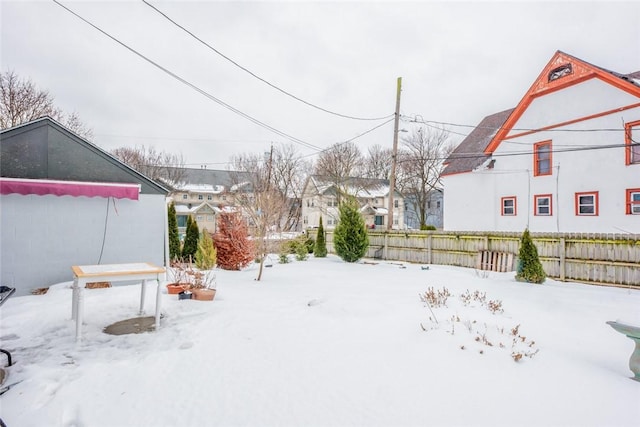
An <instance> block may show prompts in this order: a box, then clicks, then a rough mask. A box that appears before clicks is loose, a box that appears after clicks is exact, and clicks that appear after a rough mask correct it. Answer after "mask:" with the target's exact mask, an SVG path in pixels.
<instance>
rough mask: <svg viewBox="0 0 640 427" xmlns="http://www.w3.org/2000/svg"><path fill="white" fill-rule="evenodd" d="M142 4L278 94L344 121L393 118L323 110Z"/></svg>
mask: <svg viewBox="0 0 640 427" xmlns="http://www.w3.org/2000/svg"><path fill="white" fill-rule="evenodd" d="M142 2H143V3H144V4H146V5H147V6H149V7H150V8H151V9H153V10H154V11H156V12H157V13H159V14H160V15H161V16H163V17H164V18H165V19H166V20H168V21H169V22H171V23H172V24H173V25H175V26H176V27H178V28H180V29H181V30H182V31H184V32H185V33H187V34H188V35H189V36H191V37H193V38H194V39H195V40H197V41H198V42H200V43H201V44H202V45H204V46H206V47H207V48H208V49H210V50H211V51H213V52H215V53H216V54H218V55H220V56H221V57H222V58H224V59H226V60H227V61H229V62H230V63H232V64H233V65H235V66H236V67H238V68H239V69H241V70H242V71H244V72H246V73H248V74H249V75H251V76H252V77H254V78H256V79H258V80H260V81H261V82H263V83H264V84H266V85H268V86H270V87H271V88H273V89H275V90H277V91H278V92H280V93H283V94H284V95H286V96H288V97H290V98H293V99H295V100H296V101H299V102H301V103H303V104H305V105H307V106H309V107H312V108H315V109H317V110H320V111H323V112H325V113H328V114H331V115H334V116H338V117H343V118H346V119H352V120H370V121H377V120H384V119H388V118H389V117H393V113H392V114H390V115H387V116H384V117H356V116H351V115H347V114H341V113H337V112H335V111H331V110H329V109H327V108H323V107H320V106H318V105H316V104H314V103H311V102H308V101H305V100H304V99H302V98H300V97H298V96H296V95H294V94H292V93H290V92H288V91H286V90H284V89H282V88H280V87H278V86H276V85H275V84H273V83H271V82H269V81H268V80H266V79H264V78H263V77H260V76H259V75H257V74H255V73H254V72H252V71H251V70H249V69H247V68H246V67H244V66H242V65H240V64H239V63H238V62H236V61H234V60H233V59H231V58H229V57H228V56H227V55H225V54H224V53H222V52H220V51H219V50H218V49H216V48H215V47H213V46H211V44H209V43H207V42H206V41H204V40H202V39H201V38H200V37H198V36H197V35H195V34H194V33H193V32H192V31H190V30H188V29H187V28H185V27H184V26H183V25H181V24H179V23H178V22H176V21H175V20H174V19H172V18H171V17H169V16H168V15H167V14H166V13H165V12H163V11H161V10H160V9H158V8H157V7H156V6H154V5H152V4H151V3H149V2H148V1H146V0H142Z"/></svg>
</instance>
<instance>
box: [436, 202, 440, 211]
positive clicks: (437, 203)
mask: <svg viewBox="0 0 640 427" xmlns="http://www.w3.org/2000/svg"><path fill="white" fill-rule="evenodd" d="M436 209H440V200H438V201H437V202H436Z"/></svg>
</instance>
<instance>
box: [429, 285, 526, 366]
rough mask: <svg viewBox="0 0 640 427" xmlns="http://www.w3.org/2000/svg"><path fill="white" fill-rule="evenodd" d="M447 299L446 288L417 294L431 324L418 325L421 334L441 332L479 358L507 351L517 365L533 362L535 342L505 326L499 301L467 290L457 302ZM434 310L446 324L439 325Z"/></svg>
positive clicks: (432, 289)
mask: <svg viewBox="0 0 640 427" xmlns="http://www.w3.org/2000/svg"><path fill="white" fill-rule="evenodd" d="M449 297H451V292H450V291H449V290H448V289H447V288H446V287H443V288H442V289H434V288H433V287H429V288H428V289H427V291H426V292H425V293H424V294H420V299H421V301H422V302H423V304H424V305H425V306H427V307H428V308H429V310H430V312H431V316H429V321H430V323H427V324H426V325H425V324H423V323H421V324H420V326H421V327H422V330H424V331H432V330H440V329H443V330H444V331H445V332H446V333H447V334H449V335H451V336H455V337H457V338H462V339H464V340H466V341H467V342H465V343H464V344H461V345H459V348H460V349H461V350H465V349H467V348H471V347H475V348H476V349H477V351H478V353H479V354H485V353H486V351H487V350H490V349H491V350H493V349H504V350H509V351H510V352H511V358H512V359H513V360H514V361H516V362H518V361H520V360H522V359H523V358H525V357H527V358H532V357H533V356H535V355H536V354H537V353H538V351H539V349H538V348H536V347H535V344H536V343H535V341H533V340H530V339H528V338H527V337H526V336H525V335H523V334H521V333H520V325H517V326H514V327H508V326H505V323H506V322H507V320H506V318H505V316H502V315H503V314H504V308H503V307H502V301H500V300H490V299H488V298H487V295H486V292H481V291H478V290H476V291H474V292H470V291H469V290H468V289H467V290H466V291H465V292H463V293H462V294H460V295H459V298H457V299H456V298H453V299H451V300H449ZM448 302H449V303H448ZM434 309H438V311H441V312H444V313H442V314H443V315H442V316H440V317H441V318H443V319H447V320H445V321H444V322H442V323H439V322H438V320H437V318H436V312H435V311H434ZM478 309H483V310H480V311H478ZM460 331H461V333H458V334H456V332H460Z"/></svg>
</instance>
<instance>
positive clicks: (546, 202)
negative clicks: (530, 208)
mask: <svg viewBox="0 0 640 427" xmlns="http://www.w3.org/2000/svg"><path fill="white" fill-rule="evenodd" d="M533 205H534V206H535V215H536V216H551V215H552V214H553V211H552V209H551V194H537V195H535V196H533Z"/></svg>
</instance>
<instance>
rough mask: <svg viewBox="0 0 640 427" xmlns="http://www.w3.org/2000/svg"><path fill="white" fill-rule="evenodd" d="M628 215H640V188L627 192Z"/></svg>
mask: <svg viewBox="0 0 640 427" xmlns="http://www.w3.org/2000/svg"><path fill="white" fill-rule="evenodd" d="M626 205H627V214H628V215H640V188H631V189H629V190H627V203H626Z"/></svg>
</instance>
